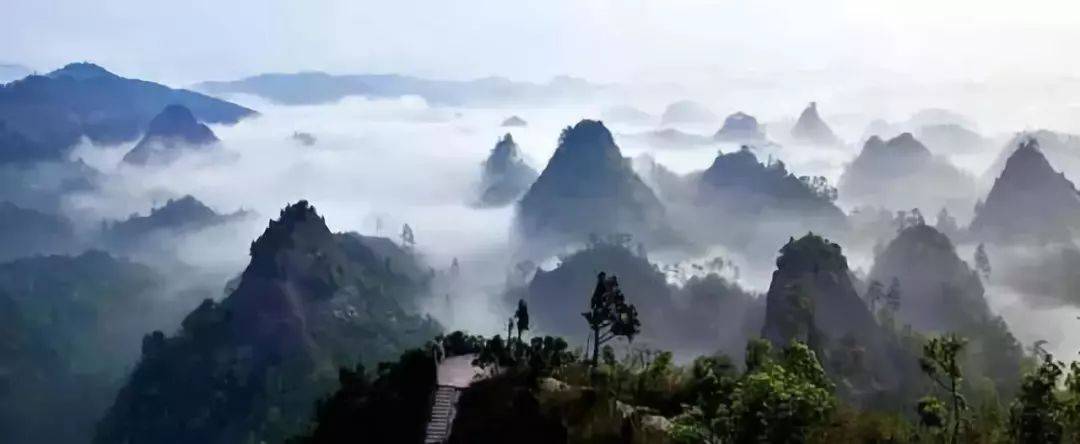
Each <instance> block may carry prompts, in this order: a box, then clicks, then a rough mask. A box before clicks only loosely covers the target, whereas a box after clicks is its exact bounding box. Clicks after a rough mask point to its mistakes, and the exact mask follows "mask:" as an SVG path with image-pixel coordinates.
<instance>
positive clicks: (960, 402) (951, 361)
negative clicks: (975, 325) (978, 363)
mask: <svg viewBox="0 0 1080 444" xmlns="http://www.w3.org/2000/svg"><path fill="white" fill-rule="evenodd" d="M965 345H967V340H965V339H963V338H960V337H958V336H956V335H953V334H949V335H945V336H940V337H936V338H931V339H930V340H929V341H927V342H926V344H924V345H923V356H922V358H920V359H919V366H920V367H921V368H922V371H923V373H926V376H927V377H929V378H930V380H931V381H933V382H934V383H935V384H936V385H937V386H938V387H940V388H941V389H942V390H944V391H945V392H946V393H947V394H948V396H949V411H950V412H949V418H948V419H949V424H948V425H949V426H950V427H951V428H952V432H951V434H950V438H949V442H950V443H952V444H956V443H957V442H959V439H960V422H961V414H962V413H963V412H964V411H965V410H967V400H966V399H965V398H964V395H962V394H961V393H960V383H961V382H963V379H964V375H963V372H962V370H961V368H960V352H962V351H963V350H964V346H965ZM934 401H936V400H935V399H933V398H932V397H930V398H923V401H920V402H919V414H920V416H921V415H923V413H924V410H925V408H926V407H927V406H929V405H930V404H932V403H933V402H934ZM924 404H926V405H924Z"/></svg>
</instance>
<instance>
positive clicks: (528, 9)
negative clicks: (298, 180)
mask: <svg viewBox="0 0 1080 444" xmlns="http://www.w3.org/2000/svg"><path fill="white" fill-rule="evenodd" d="M0 2H3V3H5V4H4V5H3V9H4V10H5V12H7V17H6V18H5V19H3V20H4V22H5V23H4V26H0V42H3V44H2V45H0V61H3V62H16V63H21V64H24V65H27V66H30V67H32V68H35V69H39V70H48V69H52V68H55V67H56V66H58V65H61V64H63V63H65V62H68V61H73V60H91V61H96V62H99V63H101V64H102V65H105V66H106V67H108V68H110V69H113V70H115V71H117V72H120V73H122V74H125V75H129V76H134V77H145V78H152V79H158V80H162V81H167V82H170V83H175V84H187V83H192V82H196V81H200V80H207V79H230V78H235V77H239V76H243V75H249V74H254V73H259V72H267V71H297V70H308V69H317V70H327V71H331V72H403V73H410V74H417V75H424V76H430V77H444V78H471V77H480V76H485V75H505V76H509V77H512V78H516V79H527V80H543V79H546V78H549V77H551V76H553V75H557V74H572V75H579V76H585V77H588V78H591V79H595V80H600V81H676V82H681V81H692V79H695V78H696V79H698V80H699V81H705V80H706V79H709V78H714V77H723V76H724V75H728V74H732V73H735V74H738V73H746V72H751V73H752V72H770V73H785V72H797V71H799V70H820V69H828V70H836V71H858V70H888V71H892V72H899V73H903V74H907V75H913V76H917V77H920V78H927V79H937V78H956V77H979V76H988V75H1011V76H1030V75H1052V76H1068V75H1072V74H1073V73H1074V72H1076V71H1077V69H1078V68H1080V58H1078V57H1075V54H1074V53H1073V52H1072V51H1070V50H1069V48H1068V45H1069V44H1070V42H1075V41H1080V31H1078V29H1080V26H1078V25H1080V23H1077V22H1080V14H1078V13H1077V12H1078V10H1077V8H1078V7H1077V6H1074V5H1072V2H1067V1H1050V0H1030V1H1025V2H1006V1H992V0H984V1H969V0H954V1H944V0H938V1H929V0H906V1H899V0H895V1H894V0H880V1H865V0H863V1H855V0H851V1H849V0H822V1H804V0H792V1H776V0H758V1H752V2H750V1H734V0H728V1H680V0H656V1H647V0H610V1H594V0H538V1H531V0H523V1H506V0H454V1H417V0H398V1H390V2H387V1H368V0H364V1H355V0H352V1H350V0H317V1H295V0H294V1H286V0H260V1H253V0H235V1H209V0H190V1H184V2H175V1H159V0H150V1H147V0H97V1H88V0H35V1H27V0H0Z"/></svg>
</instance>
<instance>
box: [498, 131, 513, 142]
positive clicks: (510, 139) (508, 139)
mask: <svg viewBox="0 0 1080 444" xmlns="http://www.w3.org/2000/svg"><path fill="white" fill-rule="evenodd" d="M499 143H514V136H513V135H511V134H510V133H506V134H505V135H503V136H502V139H499Z"/></svg>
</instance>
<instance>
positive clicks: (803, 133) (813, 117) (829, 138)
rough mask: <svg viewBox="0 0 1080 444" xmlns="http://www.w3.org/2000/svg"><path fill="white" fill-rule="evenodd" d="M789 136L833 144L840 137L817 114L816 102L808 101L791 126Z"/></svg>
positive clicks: (823, 143) (804, 140) (836, 142)
mask: <svg viewBox="0 0 1080 444" xmlns="http://www.w3.org/2000/svg"><path fill="white" fill-rule="evenodd" d="M791 137H794V138H795V139H797V140H799V141H803V142H809V143H815V144H821V145H835V144H838V143H840V139H839V138H837V137H836V134H834V133H833V132H832V129H830V128H829V125H827V124H826V123H825V121H824V120H822V119H821V115H819V114H818V109H817V102H810V104H809V105H807V106H806V109H804V110H803V112H802V114H800V115H799V120H798V121H797V122H795V126H794V127H793V128H791Z"/></svg>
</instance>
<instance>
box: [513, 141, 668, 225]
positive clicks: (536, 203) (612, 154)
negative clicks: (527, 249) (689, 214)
mask: <svg viewBox="0 0 1080 444" xmlns="http://www.w3.org/2000/svg"><path fill="white" fill-rule="evenodd" d="M517 216H518V217H517V226H518V229H519V231H520V232H521V233H522V234H523V235H524V236H525V238H526V239H532V240H543V241H547V242H554V243H555V244H565V243H566V242H582V241H584V240H585V239H587V238H588V236H589V235H590V234H594V235H600V236H604V235H607V234H611V233H628V234H631V235H633V236H634V237H635V239H638V240H641V241H645V242H647V243H662V242H665V241H668V240H669V239H670V236H671V234H670V231H669V228H668V226H667V221H666V215H665V210H664V206H663V205H662V204H661V203H660V200H659V199H657V198H656V195H655V194H654V193H653V190H652V189H650V188H649V187H648V186H647V185H645V182H643V181H642V180H641V178H640V177H638V175H637V174H636V173H634V171H633V169H632V168H631V166H630V161H629V160H628V159H626V158H624V157H623V156H622V153H621V152H620V150H619V147H618V146H617V145H615V140H614V139H613V138H612V136H611V132H610V131H608V129H607V128H605V127H604V124H603V123H601V122H598V121H594V120H582V121H581V122H579V123H578V124H577V125H574V126H573V127H568V128H566V129H565V130H563V132H562V135H561V136H560V137H559V147H558V148H557V149H556V150H555V154H554V155H552V157H551V160H550V161H549V162H548V164H547V167H545V168H544V171H543V172H541V173H540V176H539V177H538V178H537V179H536V181H535V182H534V183H533V184H532V186H531V187H530V188H529V191H528V192H526V193H525V195H524V196H523V197H522V198H521V201H520V202H519V204H518V215H517Z"/></svg>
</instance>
